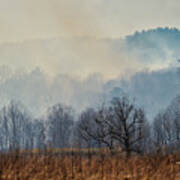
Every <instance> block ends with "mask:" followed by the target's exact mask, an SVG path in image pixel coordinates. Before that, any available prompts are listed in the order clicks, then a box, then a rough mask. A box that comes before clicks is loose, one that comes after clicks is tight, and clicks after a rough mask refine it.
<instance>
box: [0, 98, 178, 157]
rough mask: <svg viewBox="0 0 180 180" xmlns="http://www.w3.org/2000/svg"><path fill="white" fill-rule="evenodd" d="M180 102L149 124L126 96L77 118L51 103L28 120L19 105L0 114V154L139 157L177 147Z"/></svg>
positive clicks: (143, 112)
mask: <svg viewBox="0 0 180 180" xmlns="http://www.w3.org/2000/svg"><path fill="white" fill-rule="evenodd" d="M179 145H180V97H176V98H175V99H174V100H173V101H172V103H171V104H170V105H169V106H168V107H167V109H165V110H164V111H162V112H159V114H158V115H157V116H156V117H155V118H154V120H153V121H149V120H148V119H147V118H146V114H145V111H144V110H143V108H141V107H139V106H137V105H136V103H135V101H131V100H130V99H129V98H128V97H121V98H113V99H112V101H111V103H110V104H108V105H102V106H101V107H100V108H98V109H94V108H88V109H86V110H85V111H83V112H82V113H81V114H80V115H79V116H78V117H77V116H76V115H75V112H74V110H73V109H72V108H71V107H67V106H65V105H62V104H56V105H54V106H52V107H50V108H49V109H48V110H47V113H46V114H45V115H44V116H43V118H41V119H34V118H33V117H32V116H31V115H30V114H29V113H28V112H27V110H26V109H25V107H23V105H22V104H20V103H16V102H13V101H12V102H11V103H10V104H9V105H7V106H5V107H3V108H2V109H1V111H0V150H1V151H3V152H6V151H9V150H31V149H42V150H43V149H47V148H69V147H73V148H88V149H89V148H106V149H109V151H110V152H111V153H114V152H116V151H117V150H118V152H125V153H126V155H127V156H130V155H131V154H132V153H138V154H145V153H151V152H157V151H162V150H166V152H172V151H176V150H178V148H179V147H180V146H179Z"/></svg>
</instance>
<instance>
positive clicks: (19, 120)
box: [0, 101, 31, 150]
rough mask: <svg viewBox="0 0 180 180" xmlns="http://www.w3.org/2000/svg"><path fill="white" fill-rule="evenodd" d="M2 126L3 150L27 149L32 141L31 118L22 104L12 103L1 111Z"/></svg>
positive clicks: (0, 122)
mask: <svg viewBox="0 0 180 180" xmlns="http://www.w3.org/2000/svg"><path fill="white" fill-rule="evenodd" d="M0 124H1V133H2V135H1V138H3V139H1V142H3V149H13V150H14V149H19V148H25V147H26V144H27V143H29V141H30V138H29V137H30V133H29V132H30V131H29V129H30V126H31V117H30V116H29V115H28V113H27V111H26V110H25V108H24V107H23V106H22V105H21V104H20V103H19V104H18V103H16V102H14V101H12V102H11V103H10V104H9V105H8V106H6V107H4V108H3V109H2V110H1V114H0ZM3 135H4V136H3Z"/></svg>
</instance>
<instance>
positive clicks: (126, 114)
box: [106, 97, 147, 156]
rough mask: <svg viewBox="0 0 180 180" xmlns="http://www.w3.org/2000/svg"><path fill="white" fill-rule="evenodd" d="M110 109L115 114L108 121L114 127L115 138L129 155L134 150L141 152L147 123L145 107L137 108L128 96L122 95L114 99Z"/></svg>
mask: <svg viewBox="0 0 180 180" xmlns="http://www.w3.org/2000/svg"><path fill="white" fill-rule="evenodd" d="M110 110H111V111H112V113H113V114H114V116H113V117H112V118H111V119H108V121H106V123H107V124H108V125H109V126H110V127H112V131H111V134H112V135H113V138H114V139H115V140H116V141H117V142H118V143H119V145H120V146H121V148H122V150H123V151H125V152H126V155H127V156H129V155H130V154H131V153H132V152H136V153H141V152H142V151H143V149H142V142H143V139H144V137H145V136H144V135H145V130H146V128H145V127H146V125H147V121H146V117H145V113H144V111H143V109H141V108H137V107H136V105H135V104H133V103H131V102H130V101H129V99H128V98H127V97H122V98H114V99H113V100H112V106H111V107H110Z"/></svg>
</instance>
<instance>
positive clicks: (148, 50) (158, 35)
mask: <svg viewBox="0 0 180 180" xmlns="http://www.w3.org/2000/svg"><path fill="white" fill-rule="evenodd" d="M125 46H126V50H128V52H129V51H130V52H132V53H135V54H136V55H138V56H139V57H140V59H141V60H148V61H149V62H155V61H156V60H157V59H160V60H162V62H163V59H164V60H166V59H168V58H173V59H177V58H180V30H179V29H177V28H168V27H166V28H157V29H151V30H147V31H145V30H143V31H142V32H135V33H134V35H130V36H127V37H126V38H125ZM173 59H172V60H173ZM149 62H148V63H149Z"/></svg>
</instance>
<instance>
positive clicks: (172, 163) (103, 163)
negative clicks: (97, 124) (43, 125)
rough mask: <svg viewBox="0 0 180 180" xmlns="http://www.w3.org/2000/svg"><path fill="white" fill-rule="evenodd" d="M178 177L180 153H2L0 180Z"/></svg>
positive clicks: (98, 179) (124, 179) (162, 179)
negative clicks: (147, 154)
mask: <svg viewBox="0 0 180 180" xmlns="http://www.w3.org/2000/svg"><path fill="white" fill-rule="evenodd" d="M2 179H5V180H8V179H12V180H30V179H31V180H50V179H51V180H71V179H74V180H128V179H129V180H131V179H132V180H141V179H142V180H151V179H154V180H159V179H160V180H166V179H167V180H171V179H172V180H174V179H177V180H178V179H180V154H178V153H176V154H172V155H168V156H166V155H149V156H143V157H142V156H139V157H138V156H135V155H134V156H132V157H131V158H129V159H126V158H125V157H124V156H122V155H117V154H116V155H110V154H108V153H107V152H105V153H104V152H103V151H102V152H98V153H93V154H88V153H82V152H81V153H80V152H78V151H77V150H76V151H73V152H71V151H68V153H67V154H66V153H64V154H63V153H62V154H57V153H56V154H53V153H52V152H51V153H49V152H45V153H43V154H42V153H36V154H35V153H25V154H24V153H7V154H1V155H0V180H2Z"/></svg>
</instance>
